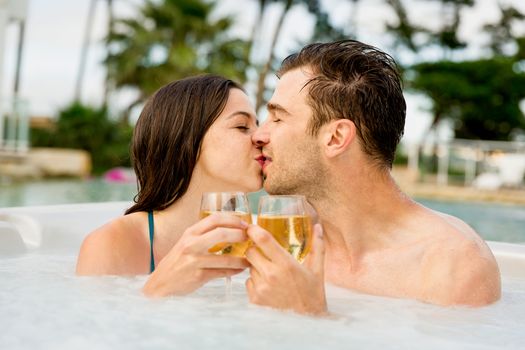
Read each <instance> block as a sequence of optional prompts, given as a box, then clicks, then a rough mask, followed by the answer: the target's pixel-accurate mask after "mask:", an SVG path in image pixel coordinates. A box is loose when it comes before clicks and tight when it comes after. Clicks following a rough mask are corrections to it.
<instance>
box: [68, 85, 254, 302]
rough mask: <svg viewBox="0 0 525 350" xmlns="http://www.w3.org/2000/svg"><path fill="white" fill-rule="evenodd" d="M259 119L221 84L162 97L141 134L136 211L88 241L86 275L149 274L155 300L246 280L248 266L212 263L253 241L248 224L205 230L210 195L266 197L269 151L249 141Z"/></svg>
mask: <svg viewBox="0 0 525 350" xmlns="http://www.w3.org/2000/svg"><path fill="white" fill-rule="evenodd" d="M256 127H257V126H256V118H255V111H254V109H253V107H252V105H251V104H250V102H249V100H248V97H247V96H246V94H245V93H244V92H243V90H242V88H241V87H240V86H239V85H238V84H236V83H234V82H233V81H231V80H227V79H225V78H222V77H219V76H213V75H206V76H198V77H191V78H187V79H183V80H179V81H175V82H173V83H170V84H168V85H166V86H164V87H162V88H161V89H159V90H158V91H157V92H156V93H155V94H154V95H153V96H152V97H151V98H150V99H149V101H148V102H147V104H146V106H145V107H144V110H143V111H142V113H141V115H140V118H139V120H138V121H137V125H136V126H135V131H134V135H133V143H132V150H131V151H132V160H133V166H134V169H135V172H136V174H137V179H138V183H139V192H138V194H137V196H136V198H135V200H136V204H135V205H133V206H132V207H131V208H129V209H128V210H127V211H126V215H124V216H122V217H119V218H117V219H115V220H113V221H111V222H110V223H108V224H106V225H105V226H102V227H101V228H99V229H97V230H95V231H94V232H92V233H90V234H89V235H88V236H87V238H86V239H85V240H84V242H83V244H82V247H81V249H80V254H79V257H78V261H77V274H79V275H104V274H112V275H136V274H146V273H151V275H150V276H149V278H148V280H147V281H146V284H145V285H144V288H143V291H144V293H145V294H146V295H148V296H165V295H173V294H176V295H183V294H187V293H190V292H192V291H194V290H195V289H197V288H199V287H200V286H202V285H203V284H204V283H206V282H207V281H209V280H211V279H213V278H219V277H226V276H231V275H234V274H236V273H239V272H241V271H242V270H243V269H245V268H246V267H247V266H248V264H247V262H246V260H245V259H244V258H239V257H233V256H227V255H214V254H211V253H209V252H208V249H209V248H211V247H213V246H214V245H215V244H217V243H220V242H241V241H244V240H246V235H245V230H244V229H245V228H246V227H247V224H246V223H245V222H242V221H241V220H240V219H239V218H236V217H234V216H229V215H211V216H209V217H207V218H205V219H203V220H201V221H199V206H200V200H201V196H202V193H203V192H210V191H243V192H252V191H256V190H258V189H260V188H261V186H262V177H261V165H260V163H259V162H260V161H261V151H260V149H258V148H257V147H256V146H255V145H254V144H253V143H252V141H251V136H252V134H253V132H254V131H255V129H256Z"/></svg>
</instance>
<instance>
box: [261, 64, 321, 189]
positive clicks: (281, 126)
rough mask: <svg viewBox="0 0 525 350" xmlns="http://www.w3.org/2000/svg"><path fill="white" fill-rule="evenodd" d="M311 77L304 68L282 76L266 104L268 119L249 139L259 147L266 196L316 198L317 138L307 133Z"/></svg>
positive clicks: (319, 182)
mask: <svg viewBox="0 0 525 350" xmlns="http://www.w3.org/2000/svg"><path fill="white" fill-rule="evenodd" d="M310 78H311V76H310V75H309V73H308V71H307V70H305V69H304V68H301V69H294V70H291V71H289V72H287V73H285V74H284V75H283V76H282V77H281V79H280V80H279V82H278V84H277V87H276V89H275V92H274V94H273V96H272V98H271V99H270V101H269V102H268V112H269V113H268V119H267V120H266V121H265V122H264V124H263V125H262V126H260V127H259V129H258V130H257V131H256V132H255V133H254V135H253V137H252V140H253V141H254V142H255V143H257V144H258V145H260V146H262V151H263V155H264V156H265V160H264V164H263V174H264V177H265V180H264V189H265V190H266V191H267V192H268V193H270V194H293V193H296V194H304V195H306V196H309V197H313V196H317V195H319V190H320V188H321V187H322V186H320V184H321V182H322V180H323V177H324V166H323V163H322V157H321V150H320V147H319V143H318V140H317V137H314V136H311V135H310V134H309V133H308V130H307V129H308V125H309V121H310V119H311V118H312V110H311V108H310V106H309V105H308V104H307V94H308V87H304V86H305V84H306V83H307V82H308V80H309V79H310Z"/></svg>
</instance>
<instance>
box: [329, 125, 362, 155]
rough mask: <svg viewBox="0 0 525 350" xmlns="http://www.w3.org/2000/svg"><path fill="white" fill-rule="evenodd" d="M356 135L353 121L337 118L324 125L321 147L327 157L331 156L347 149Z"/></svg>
mask: <svg viewBox="0 0 525 350" xmlns="http://www.w3.org/2000/svg"><path fill="white" fill-rule="evenodd" d="M355 137H356V127H355V124H354V122H353V121H351V120H348V119H337V120H334V121H332V122H330V123H329V124H328V125H326V128H325V129H324V130H323V148H324V151H325V154H326V156H327V157H328V158H333V157H336V156H338V155H340V154H341V153H343V152H344V151H346V150H347V149H348V147H349V146H350V145H351V144H352V142H353V141H354V140H355Z"/></svg>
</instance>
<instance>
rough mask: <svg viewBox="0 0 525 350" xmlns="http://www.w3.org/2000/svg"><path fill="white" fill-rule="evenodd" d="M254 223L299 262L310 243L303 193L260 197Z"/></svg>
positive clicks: (310, 229)
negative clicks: (300, 194) (301, 194)
mask: <svg viewBox="0 0 525 350" xmlns="http://www.w3.org/2000/svg"><path fill="white" fill-rule="evenodd" d="M257 225H259V226H260V227H262V228H264V229H265V230H266V231H268V232H270V233H271V234H272V235H273V237H274V238H275V240H276V241H277V242H278V243H279V244H280V245H281V246H282V247H283V248H284V249H285V250H287V251H288V252H289V253H290V254H292V256H293V257H294V258H295V259H296V260H297V261H299V262H303V260H304V258H305V257H306V255H308V252H309V251H310V249H311V246H312V218H311V216H310V215H309V208H308V204H307V202H306V198H305V197H304V196H299V195H286V196H281V195H279V196H263V197H261V198H260V199H259V210H258V216H257Z"/></svg>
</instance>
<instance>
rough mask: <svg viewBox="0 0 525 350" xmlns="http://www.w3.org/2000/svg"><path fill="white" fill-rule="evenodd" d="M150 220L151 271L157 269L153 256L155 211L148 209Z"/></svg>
mask: <svg viewBox="0 0 525 350" xmlns="http://www.w3.org/2000/svg"><path fill="white" fill-rule="evenodd" d="M148 222H149V243H150V263H149V272H150V273H152V272H153V271H155V258H154V257H153V234H154V232H155V225H154V223H153V212H152V211H148Z"/></svg>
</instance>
